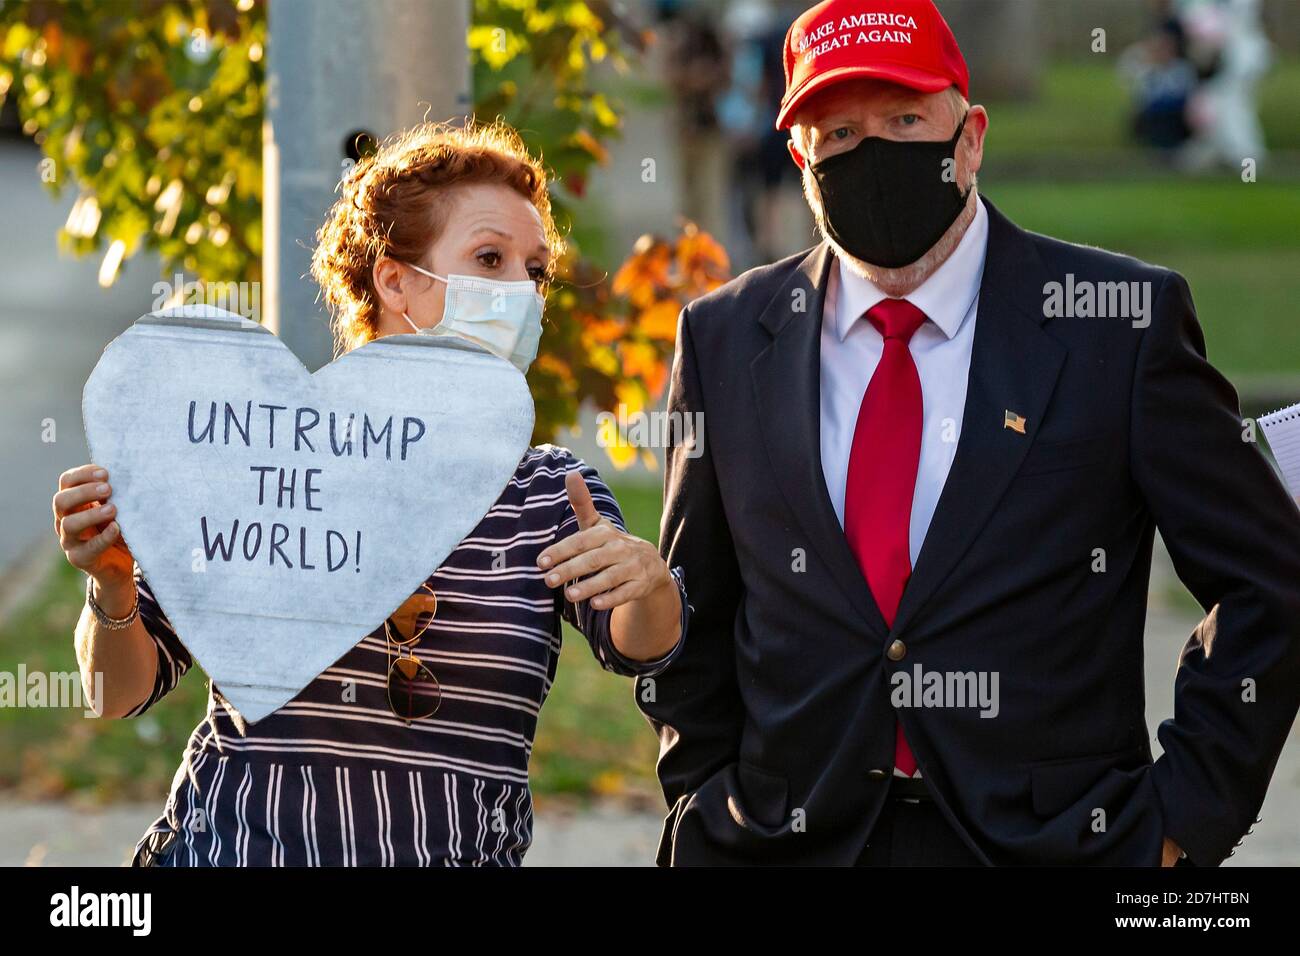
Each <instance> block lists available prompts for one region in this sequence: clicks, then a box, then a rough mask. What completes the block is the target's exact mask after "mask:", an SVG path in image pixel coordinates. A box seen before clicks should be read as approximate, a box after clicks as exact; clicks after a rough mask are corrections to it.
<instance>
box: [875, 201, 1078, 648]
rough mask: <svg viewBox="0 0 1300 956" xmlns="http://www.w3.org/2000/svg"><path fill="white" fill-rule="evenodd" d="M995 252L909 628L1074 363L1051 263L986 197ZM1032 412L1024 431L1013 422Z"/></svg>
mask: <svg viewBox="0 0 1300 956" xmlns="http://www.w3.org/2000/svg"><path fill="white" fill-rule="evenodd" d="M985 206H986V207H987V209H988V213H989V239H988V250H987V252H986V256H985V266H984V276H983V278H982V281H981V283H980V292H979V308H978V310H977V312H976V316H975V341H974V345H973V348H972V354H971V365H970V376H969V379H968V386H967V391H966V406H965V410H964V412H963V417H962V425H961V438H960V439H959V441H958V443H957V453H956V455H955V456H954V458H953V462H952V468H951V470H950V471H949V474H948V480H947V482H946V483H945V484H944V488H943V493H942V494H941V495H940V496H939V503H938V506H937V507H936V509H935V513H934V517H933V519H932V520H931V522H930V527H929V530H928V531H927V532H926V536H925V543H924V544H923V545H922V547H921V553H920V554H919V555H918V556H917V559H916V567H915V568H914V569H913V572H912V576H911V578H910V579H909V580H908V583H907V588H906V589H905V590H904V592H903V598H902V602H901V603H900V604H899V608H898V615H897V617H896V618H895V621H894V630H895V631H901V630H902V629H903V628H904V627H906V626H907V624H908V623H909V622H910V621H911V619H912V617H913V616H914V615H915V614H916V613H917V611H918V610H920V608H921V607H923V606H924V604H925V602H926V601H927V600H928V599H929V598H930V597H932V596H933V594H934V592H935V591H936V590H937V589H938V587H939V586H940V585H941V584H942V583H943V581H944V579H945V578H946V577H947V576H948V574H949V573H950V572H951V571H952V569H953V567H954V566H955V565H956V564H957V562H958V561H959V560H960V559H961V557H962V555H964V554H965V553H966V551H967V550H968V549H969V548H970V546H971V544H972V543H973V542H974V540H975V537H976V536H977V535H978V534H979V532H980V529H981V528H983V527H984V525H985V523H986V522H987V521H988V519H989V516H990V515H991V514H992V513H993V510H994V508H995V507H996V506H997V505H998V502H999V501H1000V500H1001V498H1002V496H1003V495H1004V494H1005V493H1006V490H1007V486H1008V485H1009V484H1010V483H1011V479H1012V478H1013V477H1014V476H1015V473H1016V471H1017V470H1018V469H1019V468H1020V465H1021V462H1023V461H1024V458H1025V455H1026V454H1027V453H1028V451H1029V446H1030V445H1031V444H1032V443H1033V441H1034V439H1035V437H1036V436H1037V434H1038V429H1039V426H1040V425H1041V424H1042V420H1043V415H1044V413H1045V412H1046V410H1047V405H1048V401H1049V400H1050V399H1051V396H1052V392H1053V390H1054V389H1055V387H1056V380H1057V376H1058V375H1059V374H1060V371H1061V366H1062V364H1063V363H1064V361H1065V347H1064V346H1062V345H1061V344H1060V342H1058V341H1057V340H1056V339H1055V338H1053V337H1052V336H1051V335H1049V334H1047V332H1046V331H1044V330H1043V328H1042V322H1043V320H1044V317H1043V311H1042V306H1041V303H1042V301H1043V293H1042V286H1043V279H1042V275H1043V268H1042V263H1041V261H1040V260H1039V258H1038V254H1037V251H1036V250H1035V249H1034V247H1033V246H1032V244H1031V243H1030V242H1029V241H1028V239H1027V236H1026V235H1025V233H1024V232H1022V231H1021V230H1020V229H1019V228H1018V227H1016V226H1015V225H1013V224H1012V223H1011V222H1010V221H1008V220H1007V219H1006V218H1005V217H1004V216H1002V215H1001V213H999V212H998V211H997V210H996V209H994V208H993V206H992V204H990V203H988V202H985ZM1007 412H1014V413H1016V414H1017V415H1019V416H1020V417H1022V418H1023V419H1024V420H1025V422H1024V428H1025V433H1024V434H1023V435H1022V434H1020V433H1019V432H1017V431H1015V430H1014V429H1012V428H1008V427H1006V425H1005V420H1006V413H1007Z"/></svg>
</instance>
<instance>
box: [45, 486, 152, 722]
mask: <svg viewBox="0 0 1300 956" xmlns="http://www.w3.org/2000/svg"><path fill="white" fill-rule="evenodd" d="M112 495H113V487H112V485H110V484H109V483H108V471H107V470H106V469H104V468H102V467H100V466H99V465H96V464H89V465H80V466H78V467H77V468H71V469H69V470H68V471H65V472H64V473H63V474H62V475H60V476H59V489H58V491H56V492H55V493H54V501H53V507H54V530H55V533H56V534H57V535H58V536H59V544H60V546H61V547H62V548H63V553H64V555H65V556H66V557H67V559H68V563H69V564H71V565H72V566H73V567H74V568H76V569H77V570H79V571H84V572H85V573H86V574H87V575H89V576H90V578H91V579H93V581H94V596H95V603H96V604H97V605H99V608H100V610H101V611H102V612H103V613H104V614H105V615H107V616H108V617H109V618H113V619H117V620H128V619H129V618H131V617H132V614H133V610H132V609H133V608H134V607H135V606H136V600H137V598H136V588H135V558H134V557H133V556H132V554H131V550H130V549H129V548H128V547H127V546H126V542H125V541H124V540H123V539H122V529H121V527H120V526H119V525H118V523H117V507H116V506H115V505H114V504H113V503H112V502H111V501H109V498H111V497H112ZM76 649H77V659H78V661H79V662H80V663H81V665H82V666H81V670H82V684H83V686H84V687H85V688H86V690H87V693H88V695H89V699H90V700H91V703H92V705H93V706H94V709H95V711H96V712H97V713H99V715H100V716H102V717H121V716H122V715H124V714H126V713H127V712H128V711H130V710H131V709H132V708H134V707H135V706H136V705H137V704H139V703H140V702H141V701H142V700H144V699H145V698H146V697H147V696H148V695H149V693H150V691H151V690H152V689H153V682H154V674H155V671H156V669H157V663H158V657H157V651H156V650H155V648H154V644H153V641H152V639H150V637H149V635H148V634H147V633H146V632H145V629H144V625H143V624H142V623H141V622H140V619H139V618H138V617H135V618H134V619H131V620H129V622H128V623H127V624H126V625H125V626H119V627H117V628H116V629H109V628H104V627H102V626H101V625H100V623H99V621H98V618H97V617H96V616H95V614H94V613H92V611H91V608H90V606H89V605H87V606H86V607H85V609H84V610H83V611H82V615H81V620H80V621H79V622H78V624H77V633H76ZM88 674H90V675H101V676H102V686H101V687H100V688H96V687H95V686H94V682H91V683H88V682H87V680H86V675H88Z"/></svg>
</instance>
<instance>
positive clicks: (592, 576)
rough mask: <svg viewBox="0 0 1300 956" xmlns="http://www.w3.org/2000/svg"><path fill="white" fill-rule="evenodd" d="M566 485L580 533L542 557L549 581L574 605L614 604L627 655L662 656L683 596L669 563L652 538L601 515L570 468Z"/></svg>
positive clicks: (677, 625) (618, 637) (619, 643)
mask: <svg viewBox="0 0 1300 956" xmlns="http://www.w3.org/2000/svg"><path fill="white" fill-rule="evenodd" d="M564 487H565V491H566V492H567V493H568V496H569V504H570V505H571V506H572V508H573V513H574V514H575V515H576V516H577V518H578V531H577V532H576V533H575V534H573V535H570V536H569V537H568V538H565V539H564V540H563V541H559V542H557V543H556V544H553V545H551V546H550V547H549V548H547V549H546V550H545V551H543V552H542V553H541V554H540V555H539V556H538V558H537V566H538V567H540V568H541V569H542V570H543V572H545V576H544V580H545V581H546V583H547V585H549V586H550V587H559V586H561V585H563V586H564V596H565V597H566V598H567V599H568V600H569V601H571V602H573V603H577V602H579V601H584V600H588V599H590V601H591V606H592V607H593V608H595V609H597V610H606V609H611V608H612V609H613V614H612V615H611V618H610V636H611V638H612V639H613V642H614V646H615V647H616V648H617V649H618V652H619V653H620V654H622V655H623V656H625V657H628V658H630V659H632V660H639V661H648V660H655V659H658V658H660V657H663V656H664V655H666V654H667V653H668V652H669V651H671V650H672V649H673V647H674V646H676V644H677V641H678V640H679V639H680V637H681V614H682V608H681V597H680V593H679V591H678V587H677V582H676V580H675V579H674V578H673V576H672V574H671V573H670V572H669V570H668V566H667V565H666V564H664V561H663V559H662V558H661V557H660V556H659V552H658V550H657V549H656V548H655V546H654V545H653V544H651V543H650V542H649V541H643V540H642V539H640V538H638V537H636V536H634V535H630V534H628V533H627V532H626V531H623V530H621V529H620V528H619V527H618V526H617V525H615V524H614V523H613V522H612V521H610V520H609V519H608V518H604V517H602V516H601V514H600V512H599V511H597V510H596V506H595V504H594V503H593V502H592V500H591V491H590V490H589V489H588V488H587V483H586V481H584V480H583V477H582V475H581V474H580V473H579V472H577V471H571V472H569V474H568V475H567V476H566V477H565V481H564Z"/></svg>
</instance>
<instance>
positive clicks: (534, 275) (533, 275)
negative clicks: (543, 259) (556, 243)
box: [528, 266, 546, 283]
mask: <svg viewBox="0 0 1300 956" xmlns="http://www.w3.org/2000/svg"><path fill="white" fill-rule="evenodd" d="M528 278H530V279H532V280H533V281H534V282H538V283H541V282H545V281H546V267H545V266H529V267H528Z"/></svg>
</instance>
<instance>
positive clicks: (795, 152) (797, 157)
mask: <svg viewBox="0 0 1300 956" xmlns="http://www.w3.org/2000/svg"><path fill="white" fill-rule="evenodd" d="M785 148H786V149H788V150H790V158H791V159H793V160H794V164H795V165H796V166H798V167H799V168H800V169H803V168H804V165H805V164H806V163H807V162H808V161H807V160H806V159H804V158H803V153H801V152H799V147H798V146H796V145H795V144H794V140H793V139H787V140H786V141H785Z"/></svg>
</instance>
